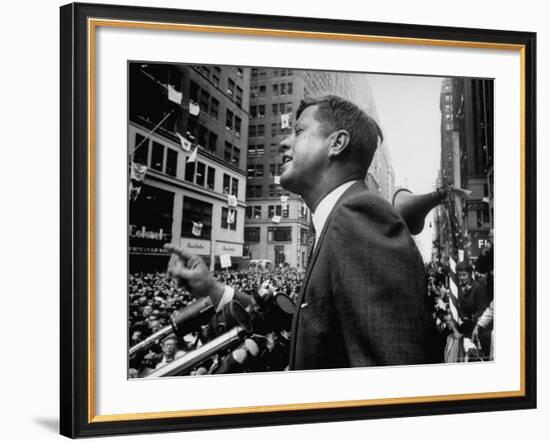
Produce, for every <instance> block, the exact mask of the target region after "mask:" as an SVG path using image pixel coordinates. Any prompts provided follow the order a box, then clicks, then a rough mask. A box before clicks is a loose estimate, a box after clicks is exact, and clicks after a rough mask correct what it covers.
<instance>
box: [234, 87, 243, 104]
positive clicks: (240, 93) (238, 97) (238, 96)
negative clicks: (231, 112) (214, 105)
mask: <svg viewBox="0 0 550 441" xmlns="http://www.w3.org/2000/svg"><path fill="white" fill-rule="evenodd" d="M235 102H236V103H237V106H239V107H242V105H243V90H242V89H241V88H240V87H239V86H237V92H236V96H235Z"/></svg>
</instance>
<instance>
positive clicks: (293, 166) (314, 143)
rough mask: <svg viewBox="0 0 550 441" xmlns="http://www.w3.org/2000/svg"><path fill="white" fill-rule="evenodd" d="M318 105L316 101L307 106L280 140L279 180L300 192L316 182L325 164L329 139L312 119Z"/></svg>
mask: <svg viewBox="0 0 550 441" xmlns="http://www.w3.org/2000/svg"><path fill="white" fill-rule="evenodd" d="M317 109H318V106H317V105H312V106H309V107H306V109H304V111H303V112H302V114H301V115H300V118H298V120H297V121H296V126H295V128H294V133H293V134H292V135H290V136H289V137H288V138H286V139H285V140H283V141H282V142H281V146H280V152H281V155H282V157H283V166H282V168H281V171H282V173H281V181H280V182H281V185H282V186H283V187H284V188H285V189H287V190H289V191H291V192H293V193H297V194H303V192H304V191H305V190H309V189H310V188H312V187H313V186H315V185H316V184H317V183H318V182H319V180H320V179H321V178H322V172H323V170H325V166H326V165H327V164H328V154H327V152H328V140H327V137H326V136H325V134H324V132H323V128H322V126H321V123H320V122H319V121H317V119H315V112H316V111H317Z"/></svg>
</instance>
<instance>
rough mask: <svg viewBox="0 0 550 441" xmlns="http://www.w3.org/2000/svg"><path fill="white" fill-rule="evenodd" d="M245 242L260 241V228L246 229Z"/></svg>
mask: <svg viewBox="0 0 550 441" xmlns="http://www.w3.org/2000/svg"><path fill="white" fill-rule="evenodd" d="M244 240H245V242H251V243H257V242H259V241H260V227H248V228H245V229H244Z"/></svg>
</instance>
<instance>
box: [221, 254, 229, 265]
mask: <svg viewBox="0 0 550 441" xmlns="http://www.w3.org/2000/svg"><path fill="white" fill-rule="evenodd" d="M220 265H221V267H222V268H230V267H231V256H230V255H229V254H222V255H221V256H220Z"/></svg>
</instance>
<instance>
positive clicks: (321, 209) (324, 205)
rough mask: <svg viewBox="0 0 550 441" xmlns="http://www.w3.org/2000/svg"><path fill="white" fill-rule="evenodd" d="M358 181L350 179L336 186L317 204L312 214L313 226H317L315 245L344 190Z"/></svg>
mask: <svg viewBox="0 0 550 441" xmlns="http://www.w3.org/2000/svg"><path fill="white" fill-rule="evenodd" d="M356 182H359V181H358V180H356V181H348V182H345V183H343V184H342V185H340V186H339V187H336V188H335V189H334V190H332V191H331V192H330V193H329V194H327V195H326V196H325V197H324V198H323V199H322V200H321V202H319V205H318V206H317V208H316V210H315V213H312V214H311V219H312V220H313V226H314V227H315V246H317V244H318V243H319V237H320V236H321V232H322V231H323V227H324V226H325V223H326V222H327V219H328V217H329V215H330V213H331V212H332V209H333V208H334V206H335V205H336V202H338V199H340V196H342V195H343V194H344V192H345V191H346V190H347V189H348V188H350V187H351V186H352V185H353V184H355V183H356Z"/></svg>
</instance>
